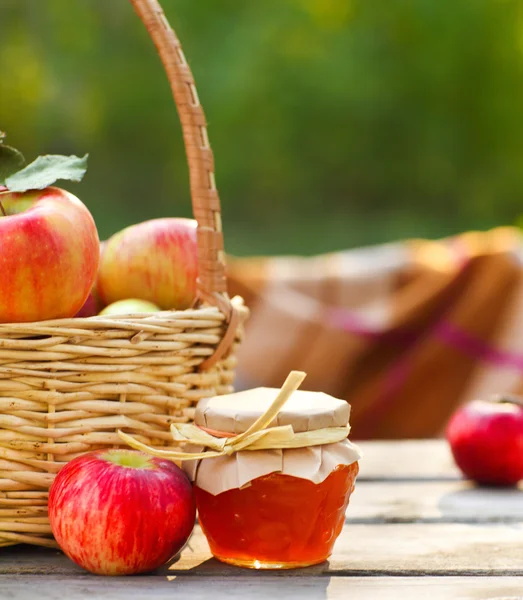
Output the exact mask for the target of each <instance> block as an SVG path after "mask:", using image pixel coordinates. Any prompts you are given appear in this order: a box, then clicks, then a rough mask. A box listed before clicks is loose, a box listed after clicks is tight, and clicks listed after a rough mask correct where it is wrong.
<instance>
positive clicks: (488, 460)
mask: <svg viewBox="0 0 523 600" xmlns="http://www.w3.org/2000/svg"><path fill="white" fill-rule="evenodd" d="M446 437H447V440H448V442H449V444H450V448H451V451H452V454H453V456H454V460H455V461H456V464H457V465H458V467H459V468H460V469H461V471H462V472H463V474H464V475H465V476H466V477H468V478H469V479H472V480H474V481H476V482H477V483H479V484H483V485H501V486H503V485H504V486H513V485H515V484H516V483H517V482H518V481H520V480H521V479H523V400H521V399H519V398H516V397H500V398H495V399H492V400H475V401H473V402H469V403H467V404H465V405H463V406H462V407H460V408H458V409H457V410H456V412H455V413H454V414H453V415H452V417H451V418H450V420H449V422H448V424H447V428H446Z"/></svg>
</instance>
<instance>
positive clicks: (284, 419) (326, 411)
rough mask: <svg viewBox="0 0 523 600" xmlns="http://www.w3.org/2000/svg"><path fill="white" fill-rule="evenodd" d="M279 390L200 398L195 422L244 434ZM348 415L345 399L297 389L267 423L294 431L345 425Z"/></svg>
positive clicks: (259, 390)
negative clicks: (286, 426)
mask: <svg viewBox="0 0 523 600" xmlns="http://www.w3.org/2000/svg"><path fill="white" fill-rule="evenodd" d="M279 392H280V390H279V389H276V388H264V387H260V388H254V389H250V390H245V391H243V392H236V393H234V394H226V395H223V396H214V397H212V398H203V399H202V400H200V401H199V402H198V405H197V407H196V414H195V417H194V422H195V424H196V425H199V426H200V427H205V428H206V429H210V430H212V431H215V432H223V433H231V434H239V433H243V432H244V431H246V430H247V429H248V428H249V427H250V426H251V425H252V424H253V423H254V422H255V421H256V420H257V419H258V418H259V417H260V416H261V415H262V414H264V413H265V412H266V411H267V409H268V408H269V406H270V405H271V404H272V402H273V401H274V399H275V398H276V396H277V394H279ZM349 415H350V404H349V403H348V402H346V401H345V400H338V399H337V398H333V397H332V396H329V395H328V394H324V393H323V392H308V391H303V390H296V391H295V392H293V393H292V395H291V396H290V397H289V399H288V400H287V402H286V403H285V405H284V406H283V408H282V409H281V410H280V412H279V413H278V414H277V415H276V417H275V418H274V419H273V420H272V421H271V423H270V425H269V426H270V427H276V426H280V425H292V428H293V430H294V432H295V433H298V432H303V431H314V430H317V429H324V428H328V427H344V426H346V425H347V424H348V422H349Z"/></svg>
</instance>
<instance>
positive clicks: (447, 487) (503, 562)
mask: <svg viewBox="0 0 523 600" xmlns="http://www.w3.org/2000/svg"><path fill="white" fill-rule="evenodd" d="M361 447H362V449H363V451H364V457H363V459H362V461H361V471H360V476H359V477H358V481H357V484H356V491H355V492H354V495H353V497H352V500H351V504H350V506H349V509H348V511H347V521H346V525H345V527H344V530H343V532H342V534H341V536H340V537H339V538H338V541H337V543H336V546H335V551H334V554H333V556H332V557H331V559H330V560H329V562H328V563H324V564H321V565H317V566H315V567H310V568H308V569H301V570H296V571H285V572H259V571H250V570H244V569H239V568H234V567H229V566H227V565H224V564H222V563H219V562H218V561H216V560H214V559H212V558H211V556H210V554H209V550H208V547H207V544H206V541H205V539H204V538H203V536H202V534H201V531H200V530H199V529H198V528H196V530H195V532H194V535H193V536H192V538H191V540H190V544H189V547H187V548H186V549H185V550H184V552H183V553H182V555H181V557H180V558H179V559H178V560H177V561H175V562H173V563H172V564H169V565H166V566H165V567H164V568H162V569H159V570H158V571H157V572H155V573H154V574H150V575H145V576H136V577H119V578H110V577H99V576H94V575H91V574H89V573H86V572H84V571H83V570H82V569H80V568H79V567H76V566H75V565H74V564H73V563H71V562H70V561H69V560H68V559H67V558H66V557H65V556H63V555H62V554H61V553H60V552H57V551H54V550H45V549H40V548H34V547H22V546H13V547H10V548H4V549H1V550H0V598H2V599H3V598H13V599H14V598H20V599H22V598H23V599H29V598H31V599H33V598H36V599H39V600H40V599H41V600H43V599H46V598H59V599H60V600H74V599H75V598H88V597H89V598H104V599H106V600H116V599H122V600H123V599H126V600H134V599H138V598H150V599H151V600H160V599H164V598H165V599H169V600H172V599H178V598H180V599H182V598H183V599H184V600H203V599H207V598H212V599H213V600H220V599H225V598H227V599H233V600H234V599H240V598H241V599H250V598H252V599H265V598H269V599H270V598H271V597H276V598H281V599H285V600H291V599H293V600H294V599H299V600H307V599H312V598H314V599H316V598H318V599H320V598H324V599H345V598H347V599H348V600H391V599H401V600H414V599H415V600H420V599H422V598H425V597H427V598H431V600H435V599H439V598H460V599H474V600H477V599H480V598H498V599H499V600H501V599H502V598H503V599H505V600H508V599H511V600H514V599H515V598H523V492H522V491H521V490H516V489H515V490H493V489H477V488H475V487H474V486H472V485H470V484H469V483H467V482H465V481H462V480H461V478H460V476H459V473H458V472H457V471H456V469H455V467H454V465H453V463H452V459H451V457H450V455H449V451H448V448H447V446H446V444H445V443H444V442H442V441H424V442H413V441H406V442H395V443H387V442H371V443H363V444H361Z"/></svg>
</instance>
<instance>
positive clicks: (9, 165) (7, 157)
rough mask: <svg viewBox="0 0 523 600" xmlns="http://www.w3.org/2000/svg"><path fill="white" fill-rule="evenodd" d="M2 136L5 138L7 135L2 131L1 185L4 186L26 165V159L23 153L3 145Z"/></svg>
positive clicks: (0, 148) (0, 142) (1, 138)
mask: <svg viewBox="0 0 523 600" xmlns="http://www.w3.org/2000/svg"><path fill="white" fill-rule="evenodd" d="M2 135H3V137H5V133H4V134H2V132H1V131H0V185H4V184H5V181H6V179H7V178H8V177H9V176H10V175H13V173H16V172H17V171H19V170H20V169H21V168H22V167H23V166H24V164H25V158H24V155H23V154H22V153H21V152H19V151H18V150H16V149H15V148H11V146H5V145H4V144H2V140H3V137H2Z"/></svg>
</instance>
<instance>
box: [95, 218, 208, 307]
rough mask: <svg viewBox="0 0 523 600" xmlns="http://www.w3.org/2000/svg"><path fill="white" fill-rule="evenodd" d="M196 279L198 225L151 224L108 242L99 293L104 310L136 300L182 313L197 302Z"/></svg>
mask: <svg viewBox="0 0 523 600" xmlns="http://www.w3.org/2000/svg"><path fill="white" fill-rule="evenodd" d="M197 273H198V259H197V241H196V221H195V220H193V219H183V218H164V219H151V220H149V221H144V222H143V223H138V224H136V225H131V226H130V227H127V228H125V229H123V230H122V231H120V232H119V233H116V234H115V235H113V236H112V237H111V238H109V240H107V245H106V247H105V250H104V253H103V255H102V259H101V263H100V269H99V275H98V283H97V287H98V292H99V294H100V297H101V299H102V301H103V302H104V304H106V305H107V304H112V303H113V302H116V301H117V300H125V299H127V298H138V299H141V300H148V301H149V302H152V303H154V304H156V305H157V306H159V307H160V308H161V309H163V310H169V309H180V310H181V309H185V308H189V307H190V306H191V305H192V304H193V302H194V298H195V294H196V277H197Z"/></svg>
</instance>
